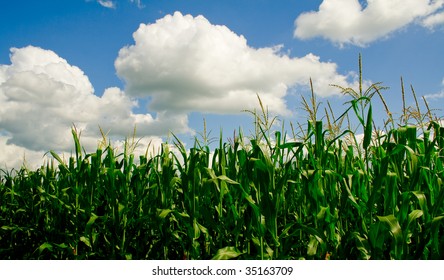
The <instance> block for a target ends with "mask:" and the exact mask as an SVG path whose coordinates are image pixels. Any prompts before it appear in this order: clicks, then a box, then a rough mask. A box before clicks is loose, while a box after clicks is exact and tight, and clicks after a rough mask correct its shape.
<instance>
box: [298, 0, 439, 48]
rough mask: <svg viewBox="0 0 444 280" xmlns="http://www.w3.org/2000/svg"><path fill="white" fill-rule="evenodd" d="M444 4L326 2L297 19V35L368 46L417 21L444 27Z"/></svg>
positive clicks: (387, 0) (408, 0) (419, 1)
mask: <svg viewBox="0 0 444 280" xmlns="http://www.w3.org/2000/svg"><path fill="white" fill-rule="evenodd" d="M362 2H364V4H366V5H365V6H363V5H362V4H361V3H362ZM443 5H444V1H443V0H434V1H430V0H368V1H358V0H324V1H322V3H321V5H320V6H319V10H318V11H311V12H307V13H303V14H301V15H299V16H298V17H297V19H296V20H295V30H294V36H295V37H297V38H300V39H309V38H314V37H323V38H325V39H328V40H330V41H332V42H334V43H336V44H338V45H340V46H343V45H344V44H353V45H358V46H366V45H368V44H369V43H371V42H374V41H375V40H378V39H380V38H386V37H387V36H389V35H390V34H392V33H393V32H395V31H397V30H400V29H402V28H404V27H406V26H407V25H409V24H411V23H414V22H419V23H421V22H422V24H423V25H425V26H428V27H431V26H435V25H436V24H442V23H443V15H442V13H439V11H440V9H441V8H442V7H443Z"/></svg>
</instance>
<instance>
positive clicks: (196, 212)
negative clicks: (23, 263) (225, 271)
mask: <svg viewBox="0 0 444 280" xmlns="http://www.w3.org/2000/svg"><path fill="white" fill-rule="evenodd" d="M359 62H360V65H361V60H359ZM359 68H360V79H359V80H360V83H359V89H351V88H341V87H339V88H340V89H341V90H342V92H343V94H344V95H346V96H347V97H348V98H350V100H349V101H347V102H346V103H345V104H346V105H347V107H346V109H345V112H344V113H343V114H341V115H339V117H338V118H336V117H335V114H334V113H333V110H332V109H331V106H330V104H329V103H327V107H326V108H324V112H325V115H324V116H323V117H321V116H320V113H321V112H322V110H321V107H320V103H318V102H317V101H316V98H315V94H314V90H315V89H313V87H312V95H311V98H310V100H309V101H307V100H306V99H305V98H304V99H303V100H302V105H303V107H304V108H305V109H306V110H307V112H308V120H307V122H306V123H305V124H298V127H299V128H300V129H301V132H299V133H297V132H296V131H295V130H294V126H293V124H292V123H290V126H291V131H292V133H291V137H290V135H289V134H288V133H287V131H286V129H285V125H284V124H282V126H281V127H280V128H277V123H278V121H279V120H278V119H277V118H275V117H270V115H269V113H268V111H267V108H266V106H265V105H264V104H262V102H261V100H260V98H259V97H258V98H259V108H260V110H259V111H249V113H250V114H251V116H252V117H253V119H254V131H253V132H252V135H250V136H249V137H244V133H243V131H242V129H239V130H238V131H235V132H234V134H233V135H234V136H233V138H231V139H230V140H229V141H226V142H225V141H223V132H222V131H221V133H220V136H219V138H218V139H217V140H218V141H217V142H215V138H211V137H210V135H209V132H207V131H206V123H205V122H204V132H203V133H202V134H201V137H202V140H199V139H197V138H196V139H195V141H194V145H193V147H191V148H190V149H187V148H186V147H185V144H183V143H182V142H181V140H180V139H179V138H178V137H176V136H174V135H173V141H172V143H171V144H169V143H164V144H162V146H161V148H160V150H159V151H158V152H157V153H154V154H149V153H148V152H147V153H146V154H145V155H142V156H140V157H139V158H138V159H136V158H135V155H134V153H133V150H134V147H135V145H137V141H135V140H134V138H133V139H127V141H126V144H125V145H124V148H123V151H119V150H117V149H116V148H114V147H112V145H111V144H110V142H109V141H107V140H106V136H105V135H104V134H103V132H102V134H103V141H102V142H101V143H100V145H99V146H98V148H97V150H96V151H95V152H93V153H87V152H86V151H85V150H84V149H83V148H82V144H81V134H80V132H79V131H78V130H77V129H75V127H74V128H73V130H72V136H73V142H74V152H73V155H72V156H71V157H70V158H68V159H67V160H65V159H63V158H62V157H61V156H59V155H58V154H57V153H55V152H53V151H50V152H49V154H51V156H52V158H53V160H52V161H49V162H48V163H46V164H45V165H42V166H41V167H40V168H38V169H36V170H29V169H27V168H25V167H22V168H21V169H20V170H1V175H0V200H1V203H0V259H160V260H163V259H290V260H294V259H442V258H443V257H444V224H443V221H444V220H443V218H444V188H443V177H444V166H443V155H444V150H443V148H444V128H443V127H442V126H441V125H440V122H439V118H437V117H436V116H434V115H433V114H432V111H431V110H430V108H429V107H428V104H427V102H425V106H426V109H421V108H420V106H419V103H418V102H416V103H415V104H416V105H415V108H411V107H406V106H404V109H403V112H402V114H401V118H400V119H399V123H397V120H395V118H394V116H393V114H392V113H391V112H390V110H389V107H388V105H387V103H386V102H385V100H384V98H383V91H384V90H385V88H384V87H382V86H381V84H379V83H376V84H373V85H370V87H368V88H367V89H364V86H363V82H362V72H361V66H360V67H359ZM412 93H413V96H414V98H415V100H416V101H417V99H416V95H415V93H414V91H413V88H412ZM402 96H403V99H404V98H405V93H404V90H402ZM377 97H379V99H380V100H381V101H382V103H383V105H384V109H385V111H386V112H387V121H385V122H384V130H383V131H380V130H377V129H376V126H375V124H374V119H373V116H372V109H373V108H374V107H373V106H374V105H375V100H374V99H375V98H377ZM404 104H405V101H404ZM351 123H355V124H357V125H358V128H359V129H361V130H362V131H363V134H364V135H363V141H362V143H359V141H358V137H357V134H356V131H357V130H356V127H355V128H352V126H351ZM290 139H291V140H290ZM213 143H214V144H215V145H214V146H215V147H212V146H211V145H212V144H213ZM210 147H211V148H210ZM148 149H149V148H147V151H148Z"/></svg>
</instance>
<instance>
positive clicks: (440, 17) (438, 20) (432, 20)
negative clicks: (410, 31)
mask: <svg viewBox="0 0 444 280" xmlns="http://www.w3.org/2000/svg"><path fill="white" fill-rule="evenodd" d="M442 24H444V12H440V13H435V14H433V15H430V16H428V17H426V18H425V19H424V20H423V21H422V25H423V26H425V27H427V28H429V29H433V28H434V27H435V26H437V25H442Z"/></svg>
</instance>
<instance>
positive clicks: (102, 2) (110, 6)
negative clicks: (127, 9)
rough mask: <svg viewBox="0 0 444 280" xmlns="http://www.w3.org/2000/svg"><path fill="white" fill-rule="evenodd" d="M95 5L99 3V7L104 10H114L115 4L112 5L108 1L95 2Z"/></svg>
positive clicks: (99, 0)
mask: <svg viewBox="0 0 444 280" xmlns="http://www.w3.org/2000/svg"><path fill="white" fill-rule="evenodd" d="M97 3H99V4H100V5H102V6H103V7H105V8H109V9H115V8H116V3H114V2H113V1H110V0H97Z"/></svg>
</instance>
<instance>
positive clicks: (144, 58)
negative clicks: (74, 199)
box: [0, 0, 444, 167]
mask: <svg viewBox="0 0 444 280" xmlns="http://www.w3.org/2000/svg"><path fill="white" fill-rule="evenodd" d="M1 6H2V8H1V9H0V102H1V106H0V147H1V150H2V151H3V153H2V155H0V165H1V166H7V167H16V166H17V165H18V164H20V163H21V162H22V161H23V159H24V158H25V159H26V161H27V162H29V163H34V162H38V161H41V159H42V156H41V155H42V154H43V153H44V152H46V151H48V150H56V151H60V152H69V151H71V150H72V147H71V146H72V141H71V137H70V127H71V126H72V124H75V125H76V126H77V127H78V128H79V129H81V130H82V138H81V139H82V140H83V143H84V145H85V147H87V148H90V149H94V148H95V147H96V146H97V143H98V139H100V137H99V136H100V133H99V129H98V127H99V126H100V127H102V128H103V129H104V131H105V132H107V133H108V136H109V137H110V138H111V139H112V140H113V141H115V144H116V145H118V144H119V143H121V142H120V140H121V139H123V138H124V137H126V136H128V135H130V134H131V133H132V131H133V128H134V126H136V128H137V131H138V133H137V136H139V137H144V139H145V140H143V141H141V143H142V144H147V143H149V141H151V142H152V143H154V144H153V145H159V144H160V143H161V142H163V141H166V139H167V136H168V131H170V130H171V131H173V132H174V133H176V134H178V135H180V137H181V139H183V141H184V142H185V143H187V146H188V147H190V146H191V145H192V142H193V141H192V139H193V137H194V136H195V135H196V133H199V132H201V131H202V129H203V121H202V119H203V118H205V119H206V121H207V126H208V129H209V130H211V131H212V134H211V136H212V137H218V136H219V131H220V129H221V128H222V129H223V132H224V137H225V138H228V137H230V136H231V135H232V133H233V130H235V129H237V128H239V127H240V126H241V127H242V128H243V130H244V132H245V134H247V135H248V134H249V132H250V131H252V118H251V116H250V115H249V114H247V113H245V112H242V110H243V109H247V110H248V109H254V108H257V106H258V103H257V100H256V93H257V94H259V95H260V96H261V98H262V100H263V101H264V103H265V104H266V105H267V106H268V108H269V111H270V113H271V114H272V115H277V116H278V117H279V119H280V120H284V121H285V122H286V124H287V125H288V123H289V122H290V121H291V122H293V123H296V122H301V123H305V122H306V114H305V112H303V111H302V110H301V96H305V97H306V98H307V97H309V88H308V84H309V79H310V77H311V78H312V79H313V84H314V90H315V93H316V94H317V95H318V100H319V101H320V102H322V104H323V105H325V104H326V102H327V100H328V101H329V102H331V104H332V106H333V108H334V110H335V114H336V116H338V115H339V114H341V113H342V112H343V111H344V110H345V108H346V107H345V106H343V105H342V104H343V103H344V102H345V101H347V100H348V99H347V98H344V97H341V96H340V94H339V92H338V91H337V90H336V89H335V88H333V87H331V86H329V84H330V83H333V84H339V85H342V86H352V87H356V84H357V79H356V75H357V70H358V56H359V54H362V57H363V66H364V67H363V73H364V80H365V82H366V83H367V84H370V83H373V82H382V83H383V85H384V86H388V87H390V89H388V90H385V91H384V92H383V94H384V97H385V98H386V100H387V103H388V104H389V106H390V108H391V110H392V111H393V112H397V113H399V112H400V110H401V103H402V102H401V90H400V77H401V76H402V77H403V79H404V83H405V86H406V89H407V90H406V93H407V96H408V97H409V98H410V99H409V100H408V105H410V104H413V103H412V102H413V99H412V98H411V97H410V96H411V95H410V93H411V91H410V90H409V88H410V85H412V86H413V87H414V89H415V92H416V94H417V95H418V97H421V96H428V99H427V100H428V101H429V102H430V105H431V106H432V107H433V108H436V109H441V108H442V107H443V104H444V102H443V98H444V67H443V65H444V56H443V55H442V50H443V49H444V1H443V0H435V1H428V0H373V1H358V0H323V1H320V0H319V1H314V0H298V1H295V0H293V1H290V0H281V1H270V0H255V1H250V0H242V1H234V0H224V1H203V0H202V1H197V0H196V1H193V0H190V1H185V0H181V1H178V0H168V1H160V0H157V1H156V0H151V1H148V0H141V1H135V0H134V1H131V0H119V1H105V0H102V1H95V0H75V1H74V0H70V1H47V0H42V1H6V2H5V3H3V4H2V5H1ZM420 101H421V100H420ZM374 106H375V109H374V110H375V111H376V114H375V115H376V118H378V117H379V119H380V120H381V121H382V119H384V118H385V116H384V114H383V110H382V109H383V108H382V105H381V104H380V103H378V102H375V105H374ZM435 113H436V114H437V115H438V116H442V115H443V112H441V111H435ZM322 115H323V114H320V116H319V117H321V116H322ZM287 127H288V128H289V126H287ZM224 140H225V139H224ZM141 150H143V147H141Z"/></svg>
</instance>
